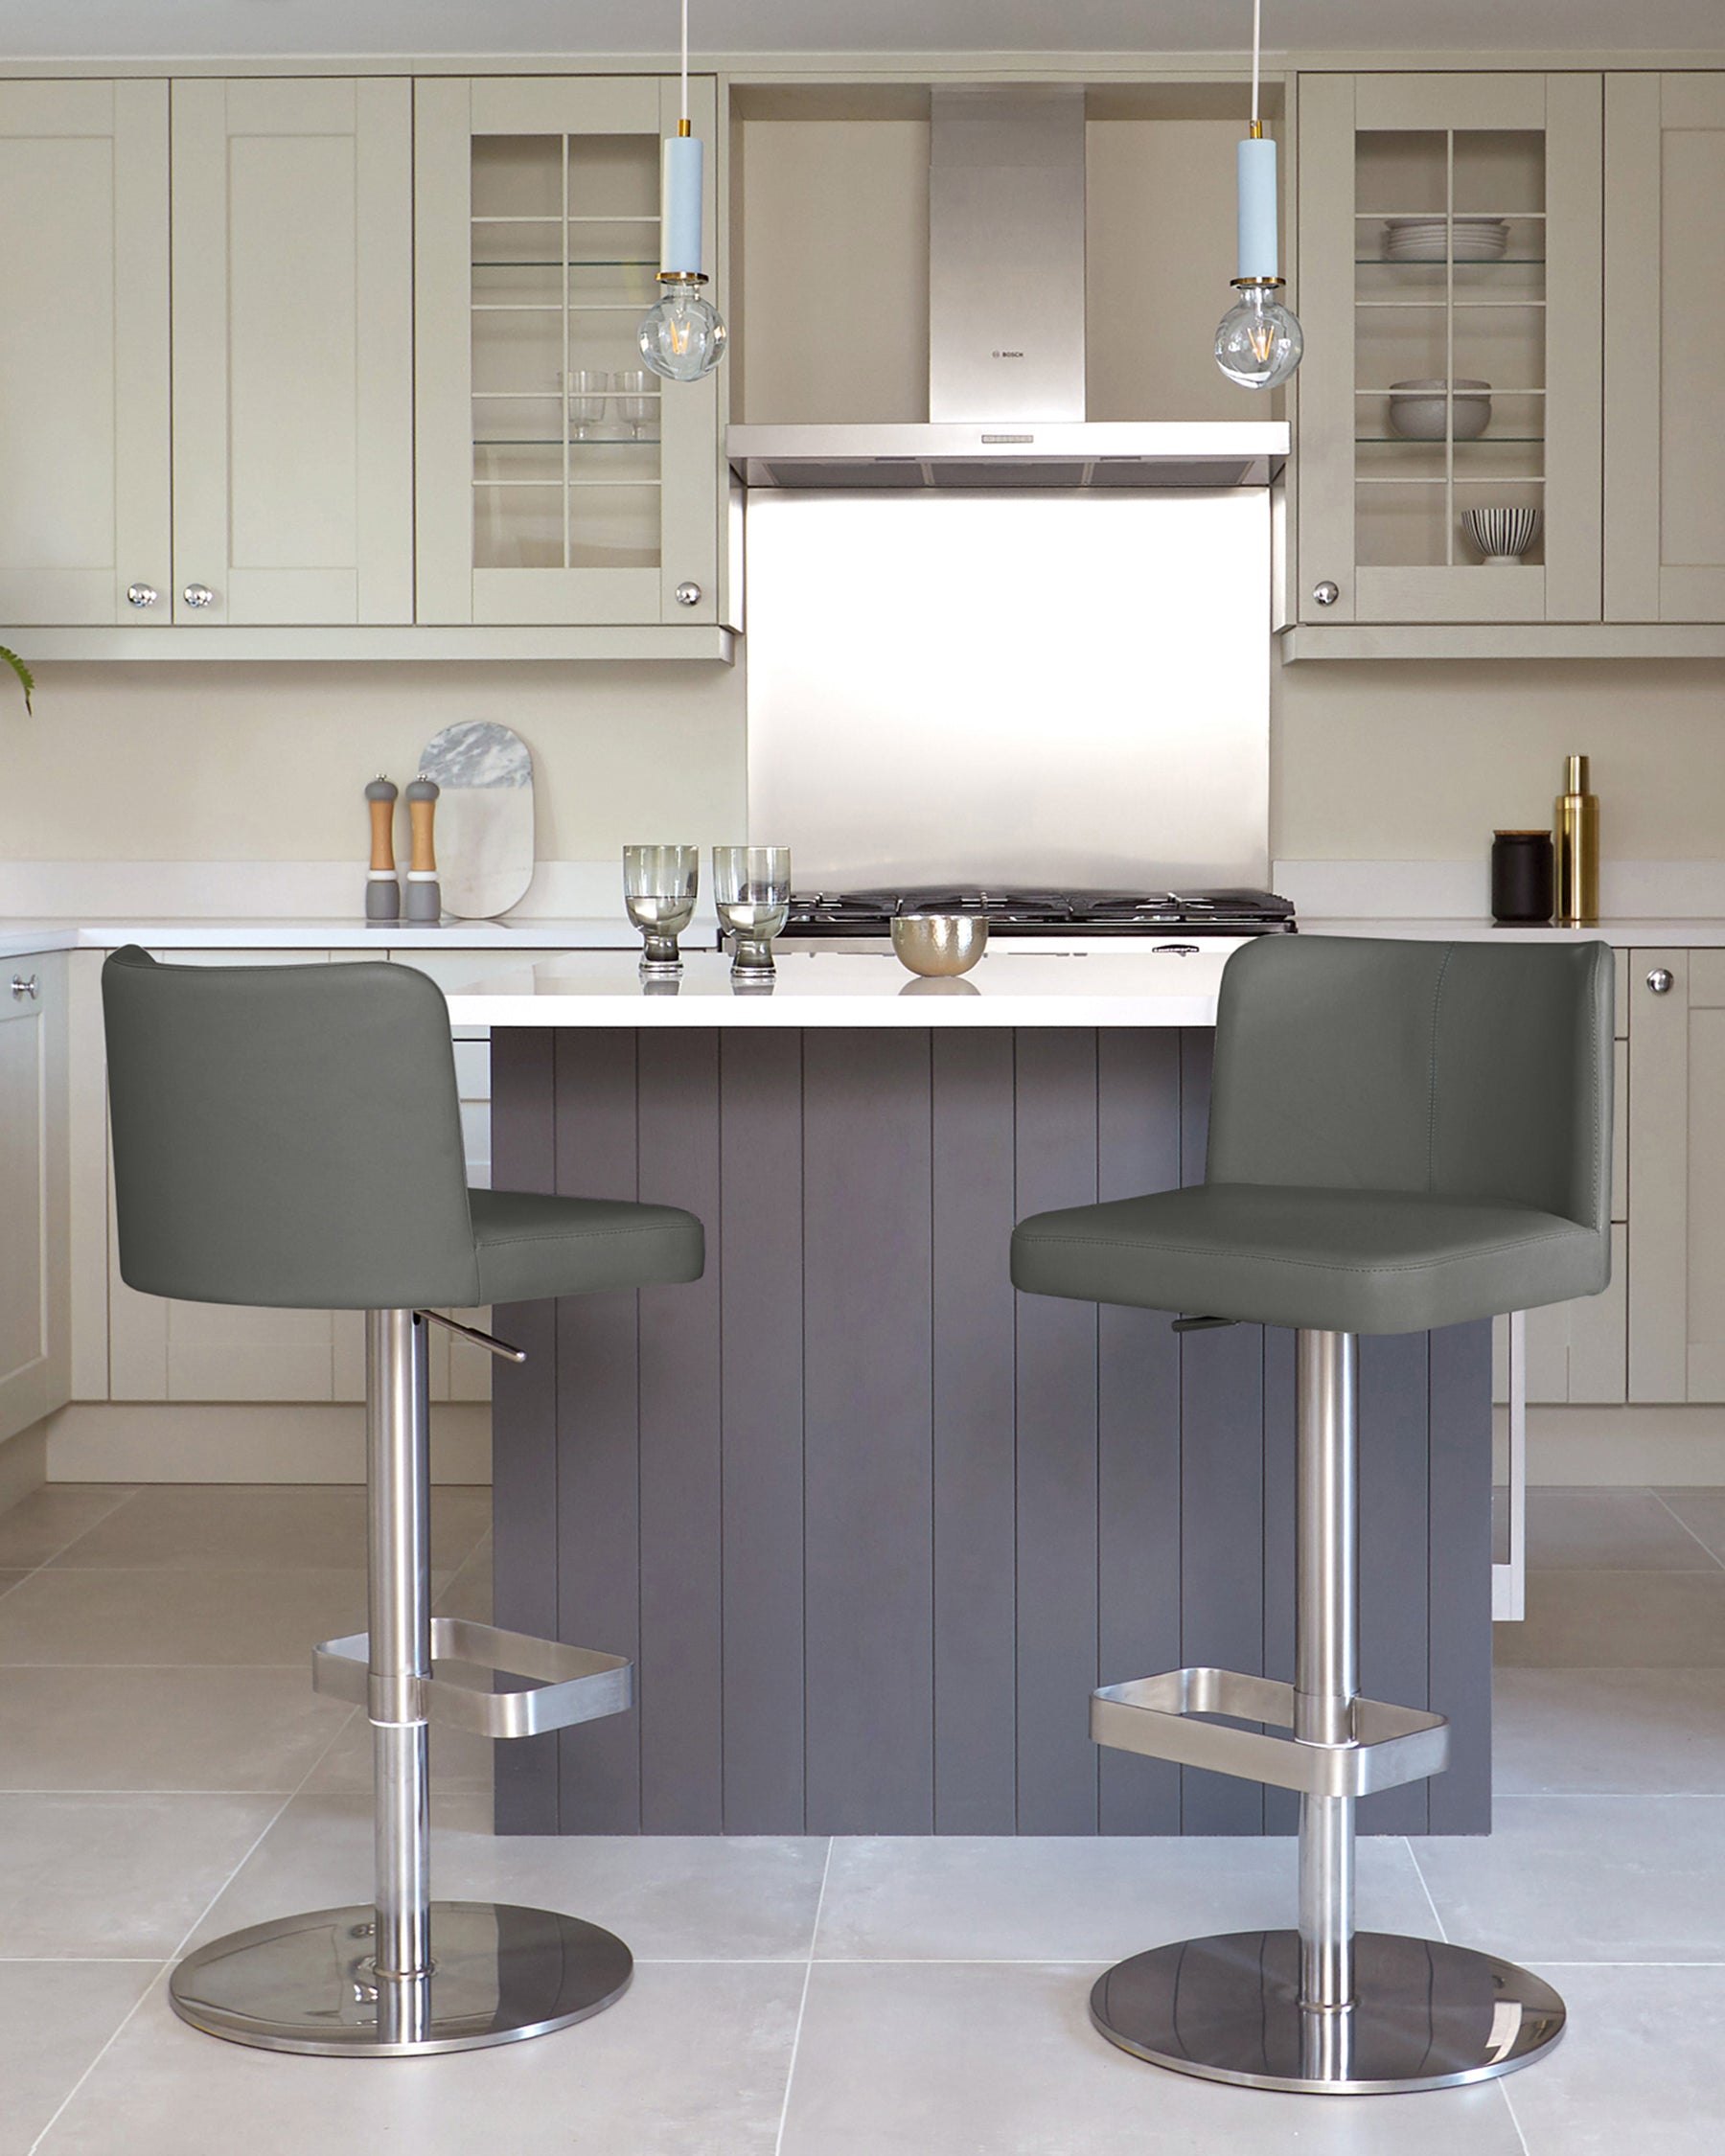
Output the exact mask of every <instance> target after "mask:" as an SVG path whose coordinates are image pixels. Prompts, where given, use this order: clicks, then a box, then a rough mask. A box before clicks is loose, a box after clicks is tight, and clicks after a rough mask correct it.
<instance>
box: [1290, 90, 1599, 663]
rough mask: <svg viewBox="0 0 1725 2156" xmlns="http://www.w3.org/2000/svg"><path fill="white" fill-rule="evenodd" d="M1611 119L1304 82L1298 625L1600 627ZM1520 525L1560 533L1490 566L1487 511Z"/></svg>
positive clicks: (1468, 94)
mask: <svg viewBox="0 0 1725 2156" xmlns="http://www.w3.org/2000/svg"><path fill="white" fill-rule="evenodd" d="M1601 101H1602V86H1601V80H1600V78H1599V76H1598V75H1582V74H1576V75H1536V74H1507V73H1506V74H1497V75H1444V74H1430V75H1356V76H1346V75H1324V76H1307V77H1303V78H1302V79H1301V80H1300V85H1299V289H1298V292H1297V294H1296V300H1295V304H1296V305H1297V307H1298V310H1299V316H1300V319H1301V322H1302V323H1303V325H1304V328H1305V336H1306V355H1305V359H1304V362H1303V364H1302V366H1301V368H1300V371H1299V434H1298V444H1297V447H1298V455H1299V586H1298V591H1297V598H1298V613H1299V620H1300V621H1302V622H1314V623H1322V622H1407V623H1418V622H1478V623H1490V622H1561V621H1598V620H1599V612H1600V538H1599V526H1600V514H1601V510H1600V448H1599V426H1600V407H1601V394H1602V392H1601V383H1600V361H1599V333H1600V312H1601V306H1602V298H1601V286H1600V276H1601V267H1600V264H1601V241H1600V218H1601V208H1600V189H1601V150H1600V128H1601ZM1415 219H1423V220H1424V230H1423V231H1422V232H1416V231H1415V230H1414V229H1413V222H1412V220H1415ZM1409 384H1417V385H1423V386H1424V387H1425V388H1426V389H1427V390H1428V391H1430V390H1432V389H1435V390H1436V392H1437V395H1436V396H1435V397H1433V396H1428V397H1427V399H1426V401H1425V402H1424V403H1423V405H1420V404H1416V403H1415V402H1414V401H1411V399H1410V398H1409V396H1408V394H1407V385H1409ZM1446 384H1449V385H1453V387H1454V390H1455V392H1456V395H1455V396H1454V397H1449V398H1446V396H1445V394H1444V391H1445V385H1446ZM1398 386H1400V387H1401V389H1402V394H1401V395H1400V396H1396V395H1392V394H1391V392H1392V391H1394V390H1395V389H1397V387H1398ZM1500 509H1501V510H1518V511H1537V512H1539V513H1540V521H1539V524H1538V526H1537V528H1536V529H1535V531H1534V534H1533V537H1532V538H1531V539H1530V540H1528V541H1527V542H1526V543H1525V544H1524V546H1523V547H1522V548H1521V549H1520V551H1519V554H1518V557H1517V558H1516V559H1512V560H1507V561H1493V562H1486V561H1485V560H1484V550H1483V549H1482V548H1481V547H1480V546H1479V545H1478V544H1477V543H1476V541H1475V539H1474V537H1473V532H1472V527H1470V525H1469V523H1468V521H1467V518H1468V513H1469V512H1470V511H1476V510H1500ZM1320 594H1322V596H1320Z"/></svg>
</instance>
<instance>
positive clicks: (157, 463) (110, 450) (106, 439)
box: [0, 82, 173, 628]
mask: <svg viewBox="0 0 1725 2156" xmlns="http://www.w3.org/2000/svg"><path fill="white" fill-rule="evenodd" d="M0 201H3V202H4V203H5V205H6V216H5V218H3V219H0V292H3V293H4V295H5V305H4V307H0V621H3V622H4V623H6V625H7V626H8V627H9V628H10V627H18V628H22V627H34V626H38V625H63V626H77V625H82V624H90V623H108V624H112V623H115V622H124V623H126V624H127V627H140V628H151V627H154V626H156V625H157V624H165V623H166V622H167V621H168V620H169V619H170V615H171V605H170V587H171V579H172V575H173V565H172V557H171V548H170V521H171V514H172V506H171V505H172V493H171V473H170V469H169V453H168V412H169V341H168V86H167V84H166V83H165V82H0Z"/></svg>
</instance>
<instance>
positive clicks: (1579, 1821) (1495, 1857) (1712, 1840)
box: [1415, 1797, 1725, 1970]
mask: <svg viewBox="0 0 1725 2156" xmlns="http://www.w3.org/2000/svg"><path fill="white" fill-rule="evenodd" d="M1494 1814H1495V1816H1494V1821H1493V1826H1492V1831H1491V1833H1490V1835H1489V1836H1480V1837H1477V1838H1473V1839H1463V1838H1460V1837H1458V1838H1456V1839H1453V1840H1452V1839H1449V1838H1433V1839H1431V1840H1427V1841H1422V1842H1419V1843H1417V1844H1415V1859H1416V1861H1417V1863H1418V1866H1419V1869H1420V1870H1421V1872H1422V1873H1423V1874H1424V1876H1425V1880H1426V1884H1427V1885H1428V1886H1429V1887H1430V1889H1431V1892H1432V1899H1433V1901H1434V1902H1435V1903H1436V1904H1437V1907H1438V1915H1439V1916H1440V1917H1441V1918H1442V1920H1443V1927H1444V1931H1445V1932H1446V1934H1447V1935H1448V1937H1449V1938H1452V1939H1453V1940H1455V1941H1456V1942H1457V1943H1458V1944H1460V1945H1462V1946H1478V1947H1484V1948H1485V1949H1487V1950H1488V1951H1489V1952H1492V1953H1495V1954H1503V1955H1507V1957H1508V1959H1509V1960H1510V1961H1522V1962H1525V1963H1526V1964H1527V1965H1528V1966H1529V1967H1530V1968H1532V1969H1534V1970H1539V1969H1540V1968H1541V1967H1542V1965H1543V1964H1544V1963H1546V1962H1549V1961H1725V1866H1721V1864H1720V1862H1719V1852H1720V1850H1721V1848H1725V1797H1504V1798H1500V1799H1499V1800H1498V1802H1497V1804H1496V1806H1495V1807H1494Z"/></svg>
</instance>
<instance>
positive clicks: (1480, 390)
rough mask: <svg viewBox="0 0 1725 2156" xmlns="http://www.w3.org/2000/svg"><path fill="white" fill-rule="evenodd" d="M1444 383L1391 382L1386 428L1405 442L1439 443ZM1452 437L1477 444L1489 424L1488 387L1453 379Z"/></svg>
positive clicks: (1489, 386) (1485, 383)
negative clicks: (1453, 419) (1453, 426)
mask: <svg viewBox="0 0 1725 2156" xmlns="http://www.w3.org/2000/svg"><path fill="white" fill-rule="evenodd" d="M1447 386H1448V384H1446V383H1444V382H1441V381H1392V382H1391V384H1390V428H1391V433H1394V434H1399V435H1401V436H1402V438H1403V440H1404V441H1408V442H1441V441H1442V440H1443V430H1444V418H1445V411H1446V407H1447V405H1448V403H1449V402H1450V400H1449V399H1447V398H1446V397H1445V396H1444V394H1443V393H1444V390H1445V388H1446V387H1447ZM1455 392H1456V394H1455V399H1454V402H1455V413H1456V417H1455V434H1456V440H1457V441H1458V442H1477V441H1478V440H1479V439H1480V437H1481V435H1482V434H1484V431H1485V429H1486V428H1487V427H1488V426H1489V425H1490V424H1491V384H1490V383H1489V382H1488V381H1470V380H1465V379H1463V378H1461V377H1458V378H1457V380H1456V383H1455Z"/></svg>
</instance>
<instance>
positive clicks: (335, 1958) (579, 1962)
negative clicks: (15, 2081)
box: [169, 1901, 634, 2058]
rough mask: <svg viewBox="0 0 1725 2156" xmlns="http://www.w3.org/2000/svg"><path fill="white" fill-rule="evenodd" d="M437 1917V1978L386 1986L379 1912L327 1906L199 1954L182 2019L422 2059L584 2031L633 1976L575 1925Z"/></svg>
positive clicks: (518, 1915) (472, 1912) (174, 1988)
mask: <svg viewBox="0 0 1725 2156" xmlns="http://www.w3.org/2000/svg"><path fill="white" fill-rule="evenodd" d="M429 1914H430V1933H431V1963H432V1965H431V1973H430V1974H429V1975H428V1976H424V1977H391V1978H382V1979H380V1977H379V1976H378V1973H377V1969H376V1967H375V1965H374V1962H373V1954H374V1952H375V1948H376V1936H377V1913H376V1911H375V1910H373V1909H372V1908H370V1907H369V1906H361V1907H355V1908H352V1909H319V1910H314V1911H311V1913H309V1914H308V1915H300V1916H283V1917H280V1918H278V1919H277V1920H276V1921H275V1922H274V1923H269V1924H254V1925H253V1926H252V1927H251V1928H250V1929H249V1930H248V1931H242V1932H234V1933H231V1934H230V1935H229V1936H228V1937H227V1938H219V1939H212V1940H211V1942H210V1944H209V1945H208V1946H200V1947H199V1948H198V1949H197V1951H196V1953H195V1954H192V1955H189V1956H188V1957H187V1959H186V1960H185V1961H182V1962H181V1963H180V1964H179V1966H178V1967H177V1968H176V1969H175V1970H174V1972H173V1979H172V1981H171V1983H170V1984H169V1993H170V1996H171V1998H172V2000H173V2010H174V2012H175V2013H176V2014H178V2015H179V2017H180V2019H181V2020H182V2021H189V2022H190V2023H191V2024H192V2026H193V2027H194V2028H195V2029H201V2030H204V2031H205V2032H206V2033H207V2034H209V2035H211V2036H224V2037H226V2038H227V2040H228V2041H229V2042H230V2043H234V2044H251V2045H254V2046H256V2047H257V2049H259V2050H260V2051H265V2052H311V2053H320V2054H321V2055H323V2056H325V2057H333V2058H412V2057H416V2056H418V2055H419V2054H421V2053H430V2052H471V2051H479V2050H481V2049H483V2048H484V2047H485V2046H487V2045H491V2044H511V2043H515V2042H517V2040H518V2039H520V2038H521V2037H524V2036H542V2035H544V2034H545V2033H546V2031H547V2030H553V2029H564V2028H567V2026H568V2025H569V2023H571V2022H575V2021H585V2020H586V2017H587V2015H589V2014H596V2013H598V2012H599V2010H600V2009H601V2007H609V2005H610V2003H611V2001H612V2000H613V1999H616V1998H618V1997H620V1996H621V1994H622V1993H623V1992H624V1991H626V1990H627V1989H628V1987H629V1980H630V1978H631V1976H632V1974H633V1971H634V1962H633V1960H632V1957H631V1954H630V1951H629V1949H628V1947H627V1946H625V1945H624V1943H623V1941H622V1940H621V1939H620V1938H616V1937H615V1936H614V1935H613V1934H612V1933H610V1932H608V1931H602V1930H601V1929H600V1927H599V1926H598V1925H597V1924H586V1923H583V1921H582V1920H581V1918H580V1917H578V1916H563V1915H558V1914H557V1913H556V1912H554V1911H552V1910H548V1909H519V1908H517V1907H515V1906H514V1905H513V1904H511V1903H508V1902H489V1901H434V1902H433V1903H432V1904H431V1907H430V1913H429Z"/></svg>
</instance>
